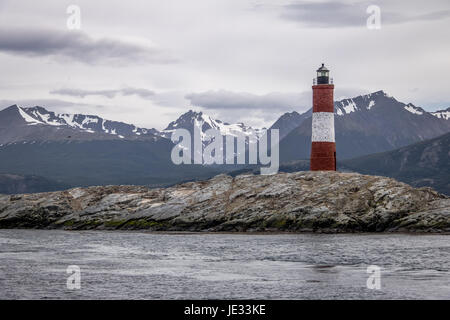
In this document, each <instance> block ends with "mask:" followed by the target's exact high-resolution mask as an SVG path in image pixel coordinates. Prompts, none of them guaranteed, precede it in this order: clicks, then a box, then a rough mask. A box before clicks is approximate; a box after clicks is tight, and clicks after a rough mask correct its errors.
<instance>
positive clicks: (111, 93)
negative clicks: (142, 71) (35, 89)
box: [50, 87, 155, 100]
mask: <svg viewBox="0 0 450 320" xmlns="http://www.w3.org/2000/svg"><path fill="white" fill-rule="evenodd" d="M50 94H58V95H63V96H71V97H79V98H85V97H87V96H103V97H106V98H109V99H112V98H114V97H115V96H116V95H118V94H120V95H123V96H131V95H136V96H139V97H141V98H142V99H146V100H151V99H152V98H153V96H154V95H155V92H154V91H152V90H148V89H143V88H132V87H127V88H123V89H111V90H84V89H69V88H63V89H58V90H53V91H50Z"/></svg>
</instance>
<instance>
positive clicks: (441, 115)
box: [430, 107, 450, 120]
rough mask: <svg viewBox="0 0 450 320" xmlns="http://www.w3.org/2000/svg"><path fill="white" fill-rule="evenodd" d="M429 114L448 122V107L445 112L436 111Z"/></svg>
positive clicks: (449, 114)
mask: <svg viewBox="0 0 450 320" xmlns="http://www.w3.org/2000/svg"><path fill="white" fill-rule="evenodd" d="M430 113H431V114H432V115H433V116H435V117H436V118H439V119H445V120H450V107H448V108H447V109H445V110H438V111H435V112H430Z"/></svg>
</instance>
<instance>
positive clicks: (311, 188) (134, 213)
mask: <svg viewBox="0 0 450 320" xmlns="http://www.w3.org/2000/svg"><path fill="white" fill-rule="evenodd" d="M0 228H43V229H51V228H61V229H73V230H78V229H148V230H159V231H293V232H307V231H314V232H383V231H385V232H394V231H397V232H403V231H408V232H450V198H448V197H446V196H444V195H441V194H439V193H437V192H435V191H433V190H432V189H430V188H419V189H416V188H413V187H411V186H409V185H407V184H404V183H401V182H398V181H396V180H393V179H390V178H385V177H378V176H367V175H360V174H356V173H338V172H296V173H280V174H277V175H272V176H256V175H240V176H237V177H235V178H233V177H230V176H227V175H219V176H216V177H214V178H213V179H210V180H207V181H200V182H189V183H184V184H180V185H176V186H173V187H170V188H161V189H148V188H146V187H140V186H106V187H89V188H75V189H70V190H67V191H60V192H49V193H38V194H26V195H25V194H24V195H12V196H7V195H3V196H0Z"/></svg>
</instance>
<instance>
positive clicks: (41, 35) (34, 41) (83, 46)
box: [0, 28, 176, 66]
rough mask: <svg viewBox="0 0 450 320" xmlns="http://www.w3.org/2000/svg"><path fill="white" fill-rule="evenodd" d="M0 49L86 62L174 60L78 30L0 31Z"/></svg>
mask: <svg viewBox="0 0 450 320" xmlns="http://www.w3.org/2000/svg"><path fill="white" fill-rule="evenodd" d="M0 52H5V53H11V54H18V55H23V56H29V57H36V56H38V57H39V56H51V57H56V58H59V59H61V58H65V59H72V60H75V61H79V62H83V63H87V64H101V65H103V64H108V65H112V66H120V65H124V64H130V63H139V62H146V63H157V64H166V63H174V62H176V60H175V59H173V58H171V57H169V56H167V55H166V54H165V53H164V52H162V50H160V49H158V48H155V47H150V46H144V45H141V44H137V43H132V42H125V41H122V40H118V39H113V38H100V39H94V38H93V37H91V36H89V35H88V34H86V33H83V32H81V31H70V30H67V31H59V30H49V29H26V30H25V29H4V28H2V29H1V30H0Z"/></svg>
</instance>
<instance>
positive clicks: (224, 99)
mask: <svg viewBox="0 0 450 320" xmlns="http://www.w3.org/2000/svg"><path fill="white" fill-rule="evenodd" d="M186 99H187V100H189V101H190V103H191V104H192V105H194V106H198V107H202V108H205V109H214V110H221V109H225V110H230V109H246V110H250V109H253V110H256V109H257V110H262V111H273V110H279V111H286V110H289V111H290V110H293V109H298V108H301V109H304V108H307V106H308V105H311V103H310V99H311V98H310V93H278V92H272V93H268V94H264V95H256V94H252V93H247V92H232V91H227V90H216V91H206V92H200V93H190V94H188V95H186Z"/></svg>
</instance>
